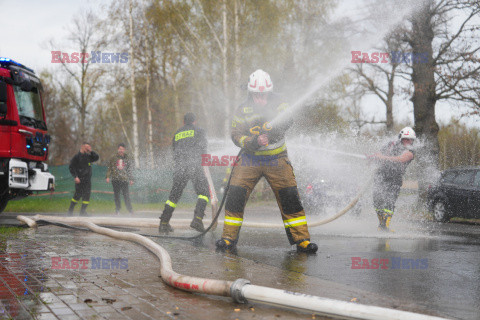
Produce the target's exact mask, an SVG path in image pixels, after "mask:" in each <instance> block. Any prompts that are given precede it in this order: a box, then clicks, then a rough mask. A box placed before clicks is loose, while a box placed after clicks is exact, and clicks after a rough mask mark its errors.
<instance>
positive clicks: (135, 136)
mask: <svg viewBox="0 0 480 320" xmlns="http://www.w3.org/2000/svg"><path fill="white" fill-rule="evenodd" d="M132 11H133V2H132V0H130V8H129V20H130V32H129V36H130V52H129V56H130V72H131V73H132V74H131V76H130V90H131V91H132V130H133V157H134V159H135V168H138V167H139V166H140V161H139V147H138V121H137V97H136V88H135V63H134V60H135V57H134V55H133V46H134V40H133V15H132Z"/></svg>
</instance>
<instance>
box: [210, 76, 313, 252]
mask: <svg viewBox="0 0 480 320" xmlns="http://www.w3.org/2000/svg"><path fill="white" fill-rule="evenodd" d="M272 91H273V83H272V81H271V79H270V76H269V75H268V73H266V72H265V71H263V70H257V71H255V72H254V73H252V74H251V75H250V78H249V82H248V99H247V101H246V102H244V103H243V104H242V105H241V106H240V107H239V108H238V109H237V110H236V111H235V114H234V117H233V121H232V132H231V133H232V140H233V142H234V143H235V145H237V146H238V147H240V148H242V149H243V153H242V155H241V156H240V159H239V160H238V162H237V164H236V166H235V167H234V168H233V173H232V174H233V176H232V179H231V182H230V187H229V189H228V193H227V200H226V204H225V223H224V228H223V234H222V238H221V239H220V240H218V241H217V242H216V246H217V248H218V249H219V250H226V249H234V248H235V246H236V244H237V241H238V236H239V231H240V228H241V226H242V223H243V212H244V208H245V204H246V202H247V200H248V197H249V196H250V193H251V192H252V190H253V189H254V188H255V185H256V184H257V182H258V181H259V180H260V178H262V177H265V179H266V180H267V182H268V183H269V184H270V187H271V188H272V190H273V192H274V194H275V197H276V199H277V203H278V206H279V207H280V211H281V214H282V219H283V223H284V226H285V231H286V233H287V237H288V240H289V241H290V244H291V245H294V244H295V245H296V246H297V251H299V252H306V253H315V252H316V251H317V250H318V246H317V245H316V244H315V243H312V242H310V234H309V232H308V226H307V220H306V217H305V211H304V210H303V207H302V203H301V202H300V198H299V195H298V190H297V182H296V180H295V175H294V173H293V168H292V165H291V163H290V161H289V159H288V155H287V148H286V144H285V138H284V136H285V131H286V130H287V129H288V127H289V126H290V124H283V125H273V126H272V125H271V124H270V121H272V120H273V119H274V118H275V117H276V116H277V115H278V114H279V113H281V112H284V111H285V109H287V108H288V104H287V103H282V102H281V101H280V100H279V99H278V98H277V97H276V96H275V95H274V94H273V92H272Z"/></svg>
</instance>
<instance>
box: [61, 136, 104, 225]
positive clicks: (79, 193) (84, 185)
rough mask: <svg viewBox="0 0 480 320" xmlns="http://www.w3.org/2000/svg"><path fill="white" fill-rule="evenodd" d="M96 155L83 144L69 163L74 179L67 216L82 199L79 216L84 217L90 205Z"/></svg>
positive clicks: (88, 146)
mask: <svg viewBox="0 0 480 320" xmlns="http://www.w3.org/2000/svg"><path fill="white" fill-rule="evenodd" d="M98 158H99V157H98V154H97V153H96V152H95V151H92V147H91V146H90V144H89V143H86V142H85V143H83V144H82V146H81V147H80V152H79V153H77V154H76V155H75V156H74V157H73V158H72V160H71V161H70V166H69V169H70V173H71V174H72V176H73V178H74V179H75V194H74V195H73V198H72V202H71V203H70V208H69V209H68V215H72V214H73V209H74V208H75V205H76V204H77V203H78V202H79V201H80V198H82V208H81V210H80V215H81V216H86V215H87V213H86V211H85V210H86V209H87V206H88V204H89V203H90V192H91V189H92V162H95V161H97V160H98Z"/></svg>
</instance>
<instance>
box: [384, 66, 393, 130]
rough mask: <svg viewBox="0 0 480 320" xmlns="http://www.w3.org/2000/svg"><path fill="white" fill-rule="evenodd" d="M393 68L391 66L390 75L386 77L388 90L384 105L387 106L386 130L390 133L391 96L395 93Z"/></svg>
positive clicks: (391, 116) (391, 117)
mask: <svg viewBox="0 0 480 320" xmlns="http://www.w3.org/2000/svg"><path fill="white" fill-rule="evenodd" d="M394 81H395V68H393V70H392V73H391V74H390V77H388V92H387V101H386V103H385V106H386V107H387V123H386V125H387V132H388V133H389V134H391V133H392V132H393V129H394V128H393V96H394V94H395V86H394Z"/></svg>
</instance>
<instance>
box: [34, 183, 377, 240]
mask: <svg viewBox="0 0 480 320" xmlns="http://www.w3.org/2000/svg"><path fill="white" fill-rule="evenodd" d="M372 180H373V179H372V178H371V179H369V180H368V181H367V183H365V185H364V186H363V187H362V189H361V190H360V192H359V193H358V194H357V195H356V196H355V198H353V200H352V201H351V202H350V203H349V204H348V205H347V206H345V207H344V208H343V209H342V210H340V211H339V212H337V213H336V214H334V215H333V216H331V217H329V218H327V219H324V220H320V221H314V222H309V223H308V227H309V228H314V227H318V226H320V225H323V224H326V223H329V222H331V221H333V220H335V219H338V218H339V217H341V216H343V215H344V214H345V213H347V212H348V211H349V210H350V209H352V208H353V207H354V206H355V205H356V204H357V202H358V201H359V199H360V198H361V197H362V196H363V194H364V193H365V192H366V191H367V190H368V187H369V186H370V184H371V183H372ZM223 200H224V199H223ZM220 208H221V206H220ZM216 217H218V213H217V215H216ZM33 219H34V220H41V219H44V220H49V219H55V220H56V221H59V222H65V223H70V222H74V221H75V219H76V217H57V216H43V215H38V214H37V215H35V216H34V217H33ZM83 219H84V221H89V222H92V223H96V224H102V225H104V224H109V225H112V226H113V225H116V226H122V227H143V228H158V225H159V223H160V220H159V219H153V218H121V219H114V220H113V221H112V218H110V217H84V218H83ZM170 221H171V222H172V224H173V226H174V227H177V226H185V227H188V226H189V225H190V222H191V220H190V219H172V220H170ZM218 222H219V223H223V220H218ZM210 226H213V224H211V225H210ZM242 226H246V227H252V228H284V225H283V224H272V223H261V222H247V221H245V222H243V224H242ZM207 229H208V228H207ZM206 231H207V230H206ZM200 235H202V234H200ZM200 235H197V236H195V238H196V237H198V236H200ZM167 238H168V237H167ZM179 238H180V237H179ZM187 239H188V238H187Z"/></svg>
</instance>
